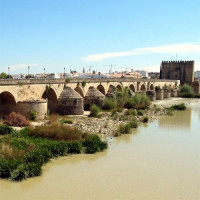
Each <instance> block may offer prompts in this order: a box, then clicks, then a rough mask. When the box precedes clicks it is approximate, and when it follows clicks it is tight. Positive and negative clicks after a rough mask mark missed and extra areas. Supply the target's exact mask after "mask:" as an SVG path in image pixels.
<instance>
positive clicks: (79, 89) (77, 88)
mask: <svg viewBox="0 0 200 200" xmlns="http://www.w3.org/2000/svg"><path fill="white" fill-rule="evenodd" d="M74 90H75V91H76V92H78V93H79V94H80V95H81V96H82V97H83V98H84V94H83V90H82V89H81V88H80V87H79V86H77V87H76V88H75V89H74Z"/></svg>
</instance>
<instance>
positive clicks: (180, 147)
mask: <svg viewBox="0 0 200 200" xmlns="http://www.w3.org/2000/svg"><path fill="white" fill-rule="evenodd" d="M13 199H14V200H63V199H69V200H76V199H78V200H79V199H81V200H86V199H87V200H88V199H89V200H93V199H94V200H98V199H101V200H107V199H109V200H111V199H114V200H118V199H120V200H129V199H130V200H132V199H133V200H199V199H200V106H199V105H198V106H197V105H196V106H195V105H193V106H192V107H190V108H188V109H187V110H186V111H179V112H176V113H175V114H174V116H164V117H161V118H160V119H159V120H157V121H154V122H153V123H150V124H149V125H145V126H142V127H140V128H138V129H137V130H134V131H133V133H132V134H130V135H125V136H121V137H118V138H110V139H109V149H108V150H106V151H105V152H101V153H97V154H94V155H86V154H81V155H72V156H66V157H61V158H58V159H55V160H52V161H51V162H50V163H48V164H46V165H45V166H44V167H43V174H42V176H40V177H35V178H31V179H28V180H25V181H23V182H19V183H15V182H9V181H6V180H0V200H13Z"/></svg>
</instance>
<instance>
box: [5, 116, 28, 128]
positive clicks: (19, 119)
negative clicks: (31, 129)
mask: <svg viewBox="0 0 200 200" xmlns="http://www.w3.org/2000/svg"><path fill="white" fill-rule="evenodd" d="M5 123H6V124H8V125H9V126H19V127H22V126H30V122H29V121H28V120H27V119H26V118H25V117H24V116H23V115H21V114H19V113H15V112H12V113H10V114H9V115H7V116H6V117H5Z"/></svg>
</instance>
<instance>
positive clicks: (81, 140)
mask: <svg viewBox="0 0 200 200" xmlns="http://www.w3.org/2000/svg"><path fill="white" fill-rule="evenodd" d="M0 133H1V135H6V136H4V137H2V138H0V177H1V178H7V179H11V180H13V181H21V180H23V179H26V178H28V177H33V176H39V175H40V174H41V172H42V170H41V167H42V165H43V164H45V163H47V162H48V161H49V160H50V159H52V158H55V157H58V156H64V155H67V154H77V153H82V152H83V153H96V152H98V151H102V150H104V149H106V148H107V143H106V142H104V141H102V140H101V139H100V138H99V136H98V135H95V134H87V133H83V132H81V131H79V130H77V129H75V128H72V127H68V126H63V125H55V124H54V125H51V126H38V127H36V128H31V127H29V128H24V129H22V130H20V131H14V130H13V129H12V128H10V127H9V126H7V125H3V126H0Z"/></svg>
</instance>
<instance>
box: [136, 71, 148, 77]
mask: <svg viewBox="0 0 200 200" xmlns="http://www.w3.org/2000/svg"><path fill="white" fill-rule="evenodd" d="M136 72H138V73H139V74H141V75H142V77H147V78H149V74H148V71H145V70H137V71H136Z"/></svg>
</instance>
